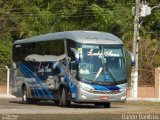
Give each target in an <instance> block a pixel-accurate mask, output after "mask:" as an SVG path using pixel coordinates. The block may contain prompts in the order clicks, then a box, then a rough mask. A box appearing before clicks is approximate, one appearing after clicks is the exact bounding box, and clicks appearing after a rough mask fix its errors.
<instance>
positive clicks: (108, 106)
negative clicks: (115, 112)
mask: <svg viewBox="0 0 160 120" xmlns="http://www.w3.org/2000/svg"><path fill="white" fill-rule="evenodd" d="M103 105H104V108H110V107H111V103H110V102H107V103H104V104H103Z"/></svg>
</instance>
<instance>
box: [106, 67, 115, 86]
mask: <svg viewBox="0 0 160 120" xmlns="http://www.w3.org/2000/svg"><path fill="white" fill-rule="evenodd" d="M106 70H107V71H108V73H109V74H110V76H111V77H112V79H113V82H114V84H116V79H115V78H114V76H113V74H112V73H111V71H110V70H109V68H108V67H106Z"/></svg>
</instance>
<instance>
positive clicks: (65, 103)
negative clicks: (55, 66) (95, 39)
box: [60, 87, 71, 107]
mask: <svg viewBox="0 0 160 120" xmlns="http://www.w3.org/2000/svg"><path fill="white" fill-rule="evenodd" d="M67 97H68V92H67V89H66V88H65V87H64V88H63V89H62V92H61V98H60V106H62V107H69V106H70V104H71V102H70V101H69V100H68V99H67Z"/></svg>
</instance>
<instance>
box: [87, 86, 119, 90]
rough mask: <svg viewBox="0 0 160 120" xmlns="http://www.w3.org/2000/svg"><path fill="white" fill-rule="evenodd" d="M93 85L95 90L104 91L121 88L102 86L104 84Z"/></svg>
mask: <svg viewBox="0 0 160 120" xmlns="http://www.w3.org/2000/svg"><path fill="white" fill-rule="evenodd" d="M89 85H91V86H92V87H93V88H94V89H95V90H102V91H106V90H107V91H112V90H119V89H120V88H119V87H118V86H102V85H93V84H89Z"/></svg>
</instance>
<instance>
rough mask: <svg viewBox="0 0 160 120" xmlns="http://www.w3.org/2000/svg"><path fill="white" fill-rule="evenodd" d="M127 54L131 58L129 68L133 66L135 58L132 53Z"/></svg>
mask: <svg viewBox="0 0 160 120" xmlns="http://www.w3.org/2000/svg"><path fill="white" fill-rule="evenodd" d="M127 53H128V54H129V55H130V57H131V66H135V58H134V55H133V53H132V52H130V51H127Z"/></svg>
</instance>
